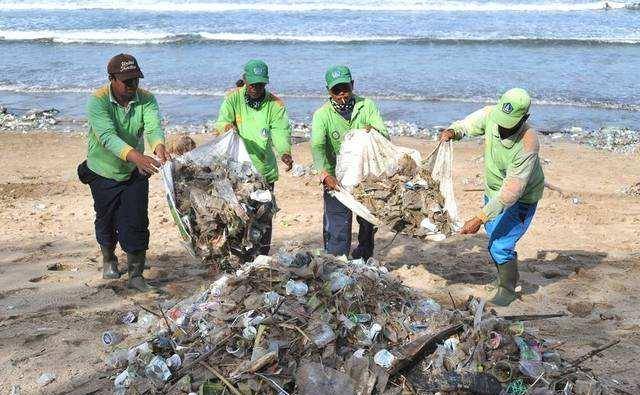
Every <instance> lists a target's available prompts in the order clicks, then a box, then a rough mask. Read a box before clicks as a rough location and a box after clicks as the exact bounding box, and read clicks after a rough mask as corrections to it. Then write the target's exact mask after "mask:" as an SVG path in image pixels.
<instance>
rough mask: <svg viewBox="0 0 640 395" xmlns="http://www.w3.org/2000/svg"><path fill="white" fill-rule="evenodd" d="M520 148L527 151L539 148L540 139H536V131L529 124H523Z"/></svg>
mask: <svg viewBox="0 0 640 395" xmlns="http://www.w3.org/2000/svg"><path fill="white" fill-rule="evenodd" d="M520 139H521V141H522V148H523V149H524V150H525V151H527V152H533V151H538V150H540V141H539V140H538V132H536V131H535V129H534V128H533V127H532V126H531V125H529V124H525V125H524V131H523V132H522V137H520Z"/></svg>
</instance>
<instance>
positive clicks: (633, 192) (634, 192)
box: [620, 182, 640, 196]
mask: <svg viewBox="0 0 640 395" xmlns="http://www.w3.org/2000/svg"><path fill="white" fill-rule="evenodd" d="M620 192H622V193H623V194H624V195H627V196H640V182H639V183H637V184H633V185H629V186H627V187H624V188H622V190H621V191H620Z"/></svg>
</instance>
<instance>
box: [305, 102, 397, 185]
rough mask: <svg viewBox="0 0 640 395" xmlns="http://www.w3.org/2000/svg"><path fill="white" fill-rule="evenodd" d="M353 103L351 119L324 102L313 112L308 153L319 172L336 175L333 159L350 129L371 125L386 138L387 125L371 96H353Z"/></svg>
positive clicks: (329, 103) (387, 134)
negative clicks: (310, 154) (368, 97)
mask: <svg viewBox="0 0 640 395" xmlns="http://www.w3.org/2000/svg"><path fill="white" fill-rule="evenodd" d="M355 100H356V103H355V105H354V107H353V112H352V113H351V120H349V121H348V120H346V119H344V117H343V116H342V115H340V114H339V113H338V112H337V111H336V110H335V109H334V108H333V106H332V105H331V102H330V101H327V102H326V103H324V105H322V107H320V108H319V109H318V110H317V111H316V112H315V113H314V114H313V122H312V124H311V153H312V155H313V163H314V165H315V167H316V169H317V170H318V173H320V174H328V175H332V176H335V170H336V158H337V157H338V154H340V146H341V145H342V141H343V140H344V136H345V135H346V134H347V132H349V131H350V130H352V129H364V128H365V127H367V126H371V127H373V128H374V129H375V130H377V131H378V132H380V134H382V135H383V136H385V137H386V138H389V132H388V131H387V127H386V126H385V124H384V121H383V120H382V117H381V116H380V111H379V110H378V107H377V106H376V104H375V103H374V102H373V101H372V100H371V99H366V98H364V97H360V96H355Z"/></svg>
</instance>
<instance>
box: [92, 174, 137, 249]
mask: <svg viewBox="0 0 640 395" xmlns="http://www.w3.org/2000/svg"><path fill="white" fill-rule="evenodd" d="M89 186H90V187H91V195H93V208H94V209H95V212H96V221H95V227H96V240H97V241H98V244H100V245H102V246H105V247H115V245H116V243H120V247H121V248H122V249H123V250H124V251H125V252H128V253H135V252H139V251H146V250H147V249H148V248H149V215H148V206H149V178H148V177H147V176H145V175H142V174H140V173H139V172H138V170H137V169H136V170H134V171H133V173H132V174H131V178H130V179H128V180H127V181H115V180H112V179H109V178H105V177H101V176H98V177H96V178H95V179H94V180H93V181H91V183H90V184H89Z"/></svg>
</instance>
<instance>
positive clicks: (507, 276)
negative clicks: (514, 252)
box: [489, 259, 519, 306]
mask: <svg viewBox="0 0 640 395" xmlns="http://www.w3.org/2000/svg"><path fill="white" fill-rule="evenodd" d="M518 278H519V275H518V260H517V259H512V260H510V261H509V262H507V263H504V264H502V265H498V283H499V286H498V290H497V291H496V293H495V295H494V296H493V298H491V300H489V303H491V304H494V305H496V306H509V305H510V304H511V302H513V301H514V300H516V297H517V296H516V285H517V283H518Z"/></svg>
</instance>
